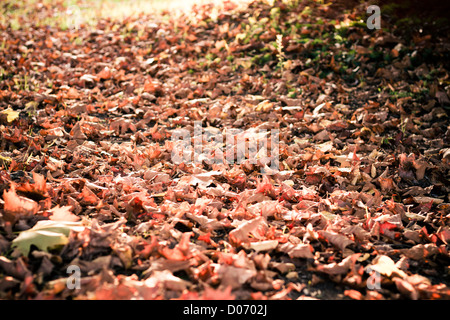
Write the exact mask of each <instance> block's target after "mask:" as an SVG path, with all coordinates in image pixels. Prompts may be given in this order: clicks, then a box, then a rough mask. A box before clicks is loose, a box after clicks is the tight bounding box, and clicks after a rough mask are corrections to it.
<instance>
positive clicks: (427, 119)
mask: <svg viewBox="0 0 450 320" xmlns="http://www.w3.org/2000/svg"><path fill="white" fill-rule="evenodd" d="M6 3H7V4H6V5H5V4H2V6H4V7H3V8H2V10H6V12H7V13H11V14H12V13H13V12H14V10H19V9H20V5H18V4H8V1H7V2H6ZM343 3H344V2H343ZM28 5H29V6H31V7H29V8H32V9H33V10H30V13H29V14H28V15H27V16H25V17H22V18H21V19H20V20H17V21H18V22H19V23H16V24H15V25H11V24H10V23H8V22H4V23H3V24H2V25H1V26H0V110H1V113H0V121H1V124H0V126H1V127H0V161H1V166H2V167H1V171H0V193H1V195H2V200H0V252H1V254H2V255H1V257H0V298H1V299H132V298H134V299H229V298H230V299H306V298H319V299H348V298H352V299H449V298H450V289H449V285H450V269H449V264H450V258H449V249H450V248H449V241H450V207H449V201H450V199H449V188H450V182H449V179H450V177H449V161H450V149H449V147H450V130H449V122H448V112H449V104H450V101H449V98H448V96H449V94H450V87H449V84H450V79H449V74H448V61H449V50H448V49H449V48H448V47H449V41H448V38H445V37H448V32H442V30H441V29H439V28H440V26H441V25H442V24H439V21H438V20H436V21H437V22H438V23H437V24H436V25H433V26H434V27H435V29H433V30H434V31H433V32H428V33H427V31H426V30H428V29H426V28H425V27H423V28H422V27H421V28H419V27H418V25H417V24H416V25H414V26H407V27H405V21H403V24H402V23H398V22H399V21H398V20H395V18H393V16H386V15H385V14H394V13H393V12H394V11H395V10H394V9H395V8H392V5H391V7H389V6H388V5H386V6H384V7H382V13H383V12H384V13H383V16H382V29H381V30H369V29H368V28H367V26H366V19H367V17H368V14H367V13H366V8H367V6H368V5H367V4H360V5H357V6H356V7H353V8H349V7H346V6H345V5H344V4H342V3H333V4H321V3H319V2H315V1H306V0H305V1H292V2H277V1H275V3H272V4H270V3H265V2H262V1H255V2H252V3H249V4H243V3H242V2H241V3H240V4H235V3H233V2H224V3H223V4H222V5H203V6H197V7H194V8H193V12H192V13H191V14H189V15H184V16H176V17H175V16H173V15H171V14H170V13H166V14H165V15H162V16H157V17H156V16H155V17H152V16H143V15H142V16H139V17H135V18H130V19H126V20H124V21H117V20H108V19H106V20H104V19H103V20H100V21H98V24H96V25H95V26H92V25H83V24H82V25H80V26H78V28H67V26H66V27H62V26H59V25H53V26H46V25H42V24H39V23H37V22H38V21H43V20H44V19H46V18H48V17H52V16H54V15H55V12H57V11H58V10H64V7H63V4H60V5H56V6H50V5H46V4H45V3H44V4H42V3H39V2H37V3H35V2H31V4H28ZM419 22H420V21H419ZM441 22H442V21H441ZM195 121H200V122H201V124H202V128H203V130H205V131H206V130H208V132H212V133H213V135H215V136H217V135H219V136H223V137H225V135H226V133H227V132H228V131H229V130H230V129H233V128H234V129H239V130H240V131H241V132H243V133H244V134H243V135H241V136H240V137H239V138H240V139H260V138H261V135H258V132H260V130H263V129H266V130H270V129H277V130H279V156H278V158H279V170H278V171H277V170H267V167H266V163H265V162H264V161H263V159H261V158H259V157H258V155H257V156H256V157H252V156H251V155H250V154H248V155H247V156H248V158H246V159H245V161H243V162H242V163H228V162H226V161H225V162H224V163H223V164H217V163H214V162H211V161H210V159H211V157H217V156H220V155H221V153H219V152H217V150H218V148H217V145H215V144H214V140H210V139H207V138H205V139H204V140H203V146H204V150H206V151H205V152H204V154H203V158H202V159H201V161H198V162H194V163H192V162H188V161H187V162H186V163H184V162H182V163H175V161H173V157H172V151H173V149H174V146H175V142H174V141H173V140H172V139H171V137H172V134H173V133H174V132H175V130H177V129H180V128H183V129H187V130H189V132H191V133H192V134H193V133H194V122H195ZM224 141H225V139H224ZM221 147H222V148H221V149H223V150H225V152H224V154H225V153H226V152H234V150H233V148H234V146H233V145H231V146H230V145H223V146H221ZM224 154H222V156H224ZM264 169H266V170H264ZM262 172H263V173H264V174H262ZM74 266H75V269H73V268H74ZM77 268H79V269H77ZM74 270H75V271H76V270H79V275H80V276H81V279H80V283H79V284H80V287H79V288H73V287H71V286H70V284H77V282H76V281H75V280H76V279H74V278H73V276H74V275H75V276H76V275H77V273H76V272H75V273H74Z"/></svg>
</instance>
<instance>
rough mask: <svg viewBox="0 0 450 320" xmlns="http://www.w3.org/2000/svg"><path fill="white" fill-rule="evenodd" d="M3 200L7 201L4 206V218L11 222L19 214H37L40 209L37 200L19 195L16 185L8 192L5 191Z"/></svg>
mask: <svg viewBox="0 0 450 320" xmlns="http://www.w3.org/2000/svg"><path fill="white" fill-rule="evenodd" d="M3 200H4V201H5V205H4V206H3V210H4V218H5V219H6V220H7V221H10V222H15V221H16V220H17V219H18V217H17V216H18V215H27V216H28V215H33V214H36V213H37V212H38V209H39V207H38V204H37V203H36V202H35V201H33V200H31V199H28V198H25V197H21V196H18V195H17V193H16V189H15V186H14V185H12V186H11V189H10V190H9V191H8V192H6V191H3Z"/></svg>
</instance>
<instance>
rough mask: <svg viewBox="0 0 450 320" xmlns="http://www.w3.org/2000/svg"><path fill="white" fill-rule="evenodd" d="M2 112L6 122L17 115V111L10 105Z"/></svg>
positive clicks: (11, 120) (14, 118)
mask: <svg viewBox="0 0 450 320" xmlns="http://www.w3.org/2000/svg"><path fill="white" fill-rule="evenodd" d="M2 113H3V114H6V121H8V123H10V122H13V121H14V120H16V119H17V118H18V117H19V112H17V111H14V110H13V109H11V108H10V107H8V109H6V110H3V111H2Z"/></svg>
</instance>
